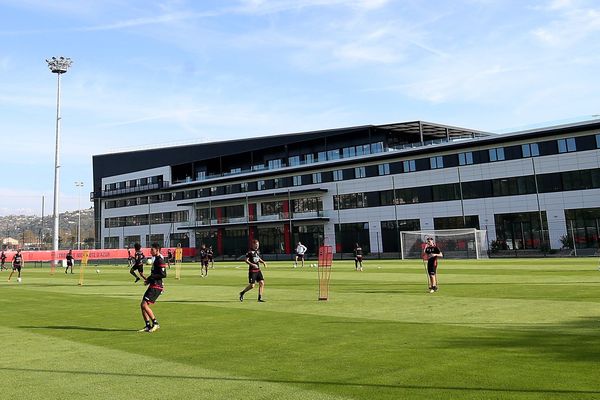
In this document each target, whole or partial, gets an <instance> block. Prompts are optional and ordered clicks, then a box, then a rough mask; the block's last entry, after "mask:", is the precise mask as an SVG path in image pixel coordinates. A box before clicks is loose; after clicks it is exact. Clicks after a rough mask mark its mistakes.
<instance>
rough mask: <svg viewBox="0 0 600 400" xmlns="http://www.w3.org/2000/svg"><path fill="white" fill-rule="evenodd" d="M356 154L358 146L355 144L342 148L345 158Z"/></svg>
mask: <svg viewBox="0 0 600 400" xmlns="http://www.w3.org/2000/svg"><path fill="white" fill-rule="evenodd" d="M355 155H356V148H355V147H354V146H352V147H344V148H343V149H342V156H343V157H344V158H346V157H354V156H355Z"/></svg>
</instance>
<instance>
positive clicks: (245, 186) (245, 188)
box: [240, 182, 248, 192]
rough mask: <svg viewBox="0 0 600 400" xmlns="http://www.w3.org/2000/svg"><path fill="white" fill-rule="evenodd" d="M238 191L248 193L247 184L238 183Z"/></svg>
mask: <svg viewBox="0 0 600 400" xmlns="http://www.w3.org/2000/svg"><path fill="white" fill-rule="evenodd" d="M240 191H242V192H247V191H248V182H242V183H240Z"/></svg>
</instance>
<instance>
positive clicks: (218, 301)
mask: <svg viewBox="0 0 600 400" xmlns="http://www.w3.org/2000/svg"><path fill="white" fill-rule="evenodd" d="M239 302H240V301H239V300H163V301H161V303H198V304H202V303H239Z"/></svg>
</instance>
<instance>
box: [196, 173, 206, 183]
mask: <svg viewBox="0 0 600 400" xmlns="http://www.w3.org/2000/svg"><path fill="white" fill-rule="evenodd" d="M205 179H206V171H198V172H196V180H197V181H203V180H205Z"/></svg>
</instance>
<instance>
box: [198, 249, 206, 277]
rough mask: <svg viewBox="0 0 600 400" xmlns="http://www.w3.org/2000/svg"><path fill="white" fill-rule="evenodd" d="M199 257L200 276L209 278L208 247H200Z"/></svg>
mask: <svg viewBox="0 0 600 400" xmlns="http://www.w3.org/2000/svg"><path fill="white" fill-rule="evenodd" d="M198 255H199V256H200V276H201V277H202V278H204V277H205V276H208V250H206V245H204V244H203V245H202V246H201V247H200V252H199V253H198Z"/></svg>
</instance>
